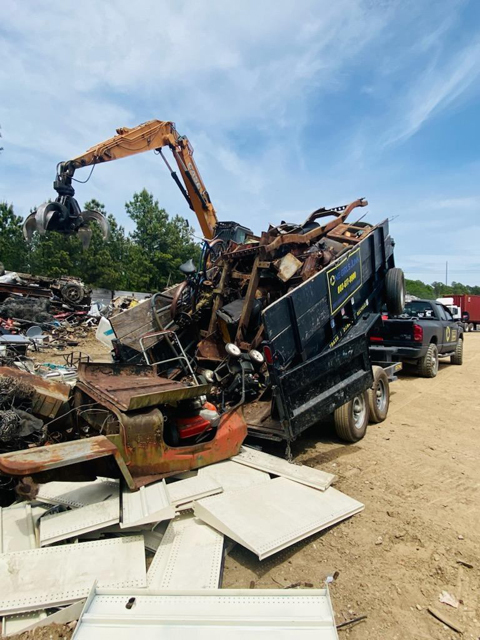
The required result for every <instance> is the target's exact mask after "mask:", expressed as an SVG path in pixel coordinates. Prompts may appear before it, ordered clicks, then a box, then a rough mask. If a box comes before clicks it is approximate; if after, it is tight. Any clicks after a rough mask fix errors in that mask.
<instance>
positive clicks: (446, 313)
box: [437, 304, 453, 320]
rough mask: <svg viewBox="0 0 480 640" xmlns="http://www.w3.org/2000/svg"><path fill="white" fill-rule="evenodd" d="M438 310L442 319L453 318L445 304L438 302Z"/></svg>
mask: <svg viewBox="0 0 480 640" xmlns="http://www.w3.org/2000/svg"><path fill="white" fill-rule="evenodd" d="M437 312H438V315H439V316H440V320H453V318H452V315H451V313H450V312H449V311H448V310H447V309H445V307H444V306H443V304H437Z"/></svg>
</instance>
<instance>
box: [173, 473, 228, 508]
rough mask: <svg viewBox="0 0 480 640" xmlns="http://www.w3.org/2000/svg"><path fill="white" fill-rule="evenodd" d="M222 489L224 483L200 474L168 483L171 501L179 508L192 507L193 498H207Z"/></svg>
mask: <svg viewBox="0 0 480 640" xmlns="http://www.w3.org/2000/svg"><path fill="white" fill-rule="evenodd" d="M222 490H223V489H222V485H221V484H219V483H218V482H217V481H216V480H215V479H214V478H212V477H210V476H201V475H200V474H198V475H196V476H194V477H192V478H187V479H186V480H178V481H177V482H170V483H169V484H168V485H167V492H168V495H169V498H170V502H171V503H172V504H173V506H174V507H176V508H178V509H180V508H181V509H187V508H189V507H190V505H191V503H192V500H198V499H200V498H206V497H207V496H212V495H215V494H216V493H221V492H222Z"/></svg>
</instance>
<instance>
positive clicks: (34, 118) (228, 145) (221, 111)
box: [0, 0, 480, 284]
mask: <svg viewBox="0 0 480 640" xmlns="http://www.w3.org/2000/svg"><path fill="white" fill-rule="evenodd" d="M0 60H1V64H0V125H1V126H2V134H3V140H2V144H3V146H4V148H5V149H4V152H3V153H2V154H1V156H0V200H6V201H8V202H12V203H13V204H14V206H15V209H16V211H17V213H19V214H21V215H26V214H27V213H28V212H29V210H30V208H31V207H33V206H35V205H38V204H40V203H41V202H42V201H44V200H46V199H48V198H51V197H53V196H54V195H55V193H54V192H53V190H52V187H51V183H52V181H53V178H54V173H55V166H56V164H57V162H59V161H60V160H65V159H67V158H70V157H73V156H75V155H78V154H79V153H81V152H83V151H84V150H86V149H87V148H88V147H90V146H92V145H93V144H95V143H97V142H99V141H101V140H104V139H106V138H108V137H110V136H111V135H113V134H114V132H115V129H116V128H117V127H119V126H134V125H136V124H139V123H141V122H143V121H145V120H149V119H153V118H158V119H160V120H173V121H175V122H176V124H177V128H178V130H179V132H180V133H182V134H186V135H187V136H188V137H189V139H190V141H191V142H192V144H193V146H194V149H195V158H196V161H197V164H198V166H199V169H200V171H201V173H202V177H203V179H204V182H205V184H206V186H207V189H208V190H209V192H210V196H211V198H212V201H213V203H214V205H215V207H216V209H217V212H218V215H219V218H220V219H224V220H231V219H234V220H238V221H240V222H242V223H244V224H246V225H247V226H251V227H252V228H253V229H254V230H255V231H257V232H258V231H261V230H262V229H265V228H266V227H267V225H268V224H269V223H272V224H277V223H278V222H280V220H283V219H286V220H289V221H301V220H303V219H305V218H306V217H307V215H308V214H309V213H310V212H311V211H313V210H314V209H316V208H318V207H319V206H335V205H338V204H344V203H347V202H350V201H352V200H354V199H356V198H358V197H360V196H364V197H366V198H367V199H368V201H369V203H370V204H369V206H368V208H367V216H366V218H367V219H368V220H369V221H373V222H378V221H380V220H382V219H384V218H386V217H389V218H393V221H392V223H391V228H392V234H393V235H394V237H395V240H396V255H397V263H398V264H399V266H402V267H403V268H404V270H405V271H406V275H407V277H409V278H415V279H416V278H420V279H423V280H425V281H428V282H431V281H433V280H443V279H444V278H445V262H446V260H448V263H449V280H450V281H451V280H456V281H461V282H466V283H470V284H480V252H479V248H478V247H479V239H480V218H479V210H480V182H479V179H478V175H479V168H480V159H479V153H478V149H479V148H480V144H479V143H480V139H479V138H480V124H479V122H480V119H479V106H480V82H479V75H480V2H478V1H477V0H470V1H468V0H432V1H429V0H420V1H419V0H415V1H410V0H336V1H335V2H331V0H312V1H310V0H296V1H295V2H294V1H290V0H282V2H274V1H273V0H257V1H256V2H253V1H250V0H242V2H239V1H237V2H225V0H223V1H217V0H209V1H208V2H203V3H202V2H194V1H193V0H192V1H190V0H176V1H175V2H165V1H161V0H137V1H136V2H130V1H128V0H115V1H110V0H103V1H102V2H101V3H100V2H95V1H91V0H82V2H75V3H74V2H59V1H57V0H48V1H46V0H36V1H35V2H33V0H30V1H29V0H25V1H24V2H10V3H4V6H3V7H2V20H1V23H0ZM83 173H85V175H83ZM87 174H88V171H87V170H83V172H78V174H77V177H78V178H80V179H83V178H85V177H86V176H87ZM143 187H146V188H147V189H149V190H151V191H152V192H153V193H154V194H155V196H156V197H157V198H158V199H159V201H160V203H161V205H162V206H164V207H165V208H166V209H167V210H168V211H169V212H170V213H172V214H175V213H178V214H181V215H185V216H186V217H188V219H189V220H190V221H191V222H192V224H194V225H195V226H196V227H197V226H198V225H196V221H195V219H194V217H192V216H191V215H190V213H191V212H190V211H189V210H188V208H187V207H186V204H185V202H184V200H183V198H182V196H181V194H180V193H179V192H178V191H177V189H176V187H175V185H174V184H173V182H172V181H171V178H170V177H169V175H168V173H167V172H166V170H165V167H164V166H163V163H162V162H161V160H160V159H159V158H158V157H157V156H155V155H154V154H143V155H141V156H135V157H133V158H130V159H126V160H121V161H119V162H114V163H111V164H108V165H103V166H101V167H97V169H96V170H95V171H94V173H93V176H92V179H91V180H90V182H89V183H87V184H85V185H78V188H77V197H78V199H79V201H80V202H84V201H86V200H88V199H89V198H91V197H95V198H97V199H99V200H101V201H102V202H104V203H105V205H106V206H107V209H108V211H110V212H111V213H113V214H114V215H115V216H116V217H117V219H118V220H119V221H120V223H122V224H123V225H124V226H125V227H126V228H127V229H128V228H129V220H128V218H127V217H126V216H125V212H124V203H125V201H126V200H129V199H130V198H131V196H132V194H133V193H134V192H135V191H138V190H140V189H142V188H143ZM364 212H365V210H362V213H364Z"/></svg>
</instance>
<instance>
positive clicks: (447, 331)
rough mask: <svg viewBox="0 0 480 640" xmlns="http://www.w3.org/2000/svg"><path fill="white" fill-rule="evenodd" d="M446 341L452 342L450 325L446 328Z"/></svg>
mask: <svg viewBox="0 0 480 640" xmlns="http://www.w3.org/2000/svg"><path fill="white" fill-rule="evenodd" d="M445 342H450V327H447V328H446V329H445Z"/></svg>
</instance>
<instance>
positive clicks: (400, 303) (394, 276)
mask: <svg viewBox="0 0 480 640" xmlns="http://www.w3.org/2000/svg"><path fill="white" fill-rule="evenodd" d="M385 294H386V301H387V309H388V313H389V314H391V315H392V316H399V315H400V314H401V313H403V309H404V307H405V276H404V275H403V271H402V270H401V269H399V268H398V267H393V268H392V269H389V270H388V271H387V275H386V276H385Z"/></svg>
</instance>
